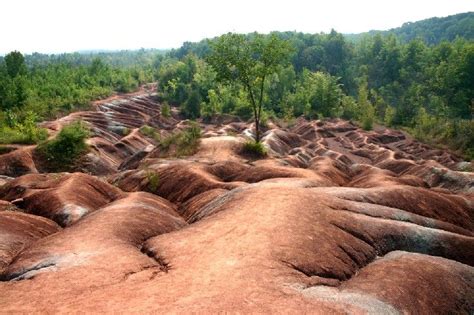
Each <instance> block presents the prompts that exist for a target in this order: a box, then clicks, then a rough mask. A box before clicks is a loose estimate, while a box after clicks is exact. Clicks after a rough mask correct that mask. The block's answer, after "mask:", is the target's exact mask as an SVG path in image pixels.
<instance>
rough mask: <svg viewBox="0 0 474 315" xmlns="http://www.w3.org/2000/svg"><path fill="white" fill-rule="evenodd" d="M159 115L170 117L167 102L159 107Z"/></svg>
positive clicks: (169, 108)
mask: <svg viewBox="0 0 474 315" xmlns="http://www.w3.org/2000/svg"><path fill="white" fill-rule="evenodd" d="M161 115H162V116H163V117H165V118H169V117H171V107H170V105H169V104H168V103H167V102H164V103H163V104H162V105H161Z"/></svg>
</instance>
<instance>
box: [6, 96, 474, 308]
mask: <svg viewBox="0 0 474 315" xmlns="http://www.w3.org/2000/svg"><path fill="white" fill-rule="evenodd" d="M94 107H95V109H94V110H91V111H87V112H77V113H73V114H71V115H69V116H67V117H64V118H62V119H59V120H56V121H52V122H45V123H44V124H43V126H44V127H47V128H48V129H49V130H50V133H51V135H52V136H53V135H54V134H55V133H56V132H58V130H60V129H61V127H62V126H64V125H65V124H67V123H69V122H71V121H74V120H78V119H80V120H82V121H84V122H86V123H87V124H88V125H89V126H90V128H91V130H92V131H93V136H92V137H91V138H89V139H88V144H89V145H90V152H89V153H88V154H87V156H85V157H84V158H83V159H82V160H81V161H80V163H79V164H78V167H77V172H72V173H49V172H48V169H47V168H46V167H45V166H44V165H43V163H42V162H41V160H40V159H38V158H37V156H36V154H35V150H34V146H18V147H15V146H11V147H10V149H9V150H11V151H10V152H7V153H4V154H2V155H0V174H1V175H2V176H1V177H0V313H11V312H24V313H29V312H44V313H56V312H63V313H66V312H67V313H70V312H73V313H77V312H85V313H103V312H108V313H117V312H127V313H128V312H159V313H170V312H171V313H191V312H194V313H209V312H223V311H224V312H229V311H230V312H240V313H249V312H275V313H321V314H327V313H336V314H338V313H355V314H359V313H373V314H398V313H413V314H469V313H471V314H472V312H473V311H474V173H472V172H469V170H471V171H472V165H470V163H468V162H463V161H462V159H460V158H459V157H457V156H455V155H453V154H451V153H449V152H447V151H443V150H439V149H434V148H431V147H429V146H427V145H424V144H422V143H419V142H417V141H414V140H412V139H410V138H409V137H408V136H407V135H405V134H404V133H402V132H399V131H395V130H389V129H385V128H381V127H379V128H376V129H375V130H374V131H363V130H361V129H360V128H358V127H357V126H356V125H354V124H352V123H350V122H348V121H343V120H321V121H319V120H318V121H307V120H304V119H297V120H296V121H295V122H294V123H293V124H291V125H290V126H279V125H277V124H276V123H275V124H274V123H269V126H268V128H267V129H266V131H265V135H264V138H263V143H264V144H265V146H266V147H267V150H268V157H267V158H265V159H254V158H252V157H251V156H248V155H246V154H243V153H242V145H243V143H244V142H245V141H246V139H248V138H249V137H251V136H252V126H251V125H250V124H249V123H247V122H242V121H239V120H238V119H235V118H233V117H215V118H214V119H213V120H212V121H210V122H209V123H201V124H200V125H201V128H202V138H201V140H200V144H199V147H198V149H197V152H196V153H195V154H193V155H191V156H186V157H183V156H182V157H173V156H163V154H161V153H160V152H159V151H160V149H159V147H157V142H156V140H155V139H154V138H153V137H150V136H147V135H145V134H143V133H142V132H141V131H140V127H141V126H144V125H148V126H152V127H154V128H156V130H157V132H158V133H160V135H161V136H162V137H166V136H167V135H169V134H171V133H173V132H175V131H177V130H182V129H184V128H186V126H188V125H189V121H186V120H181V119H180V118H179V115H178V114H177V112H176V111H175V110H174V109H173V112H172V117H169V118H165V117H163V116H162V115H161V114H160V104H159V103H158V102H157V101H155V100H154V98H153V97H152V96H151V95H148V94H145V93H142V94H136V95H128V96H121V97H114V98H111V99H108V100H104V101H100V102H97V103H95V104H94Z"/></svg>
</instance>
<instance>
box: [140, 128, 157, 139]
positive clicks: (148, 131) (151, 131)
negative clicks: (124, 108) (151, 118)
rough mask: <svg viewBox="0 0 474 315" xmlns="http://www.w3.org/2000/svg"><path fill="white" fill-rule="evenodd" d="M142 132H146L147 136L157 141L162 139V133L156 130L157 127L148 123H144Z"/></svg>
mask: <svg viewBox="0 0 474 315" xmlns="http://www.w3.org/2000/svg"><path fill="white" fill-rule="evenodd" d="M140 132H141V133H142V134H144V135H145V136H147V137H149V138H151V139H154V140H155V141H157V142H160V141H161V136H160V134H159V133H158V132H157V131H156V129H155V128H153V127H150V126H148V125H144V126H141V127H140Z"/></svg>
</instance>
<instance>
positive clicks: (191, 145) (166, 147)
mask: <svg viewBox="0 0 474 315" xmlns="http://www.w3.org/2000/svg"><path fill="white" fill-rule="evenodd" d="M200 138H201V128H199V125H198V124H197V123H192V124H191V125H190V126H188V127H187V128H186V129H184V130H183V131H180V132H177V133H174V134H172V135H170V136H168V137H166V138H165V139H163V140H162V141H161V142H160V148H161V149H162V150H163V151H164V152H167V153H169V152H170V150H171V148H174V149H175V155H176V156H183V155H192V154H194V153H195V152H196V151H197V148H198V146H199V140H200Z"/></svg>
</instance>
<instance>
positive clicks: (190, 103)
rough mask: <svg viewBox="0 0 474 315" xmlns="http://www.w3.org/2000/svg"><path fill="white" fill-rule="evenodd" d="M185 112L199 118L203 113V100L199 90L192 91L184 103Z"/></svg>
mask: <svg viewBox="0 0 474 315" xmlns="http://www.w3.org/2000/svg"><path fill="white" fill-rule="evenodd" d="M182 111H183V114H184V115H185V116H186V117H189V118H192V119H194V118H198V117H199V115H200V114H201V100H200V96H199V93H198V92H197V91H192V92H191V94H190V95H189V98H188V99H187V100H186V102H185V103H184V107H183V110H182Z"/></svg>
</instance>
